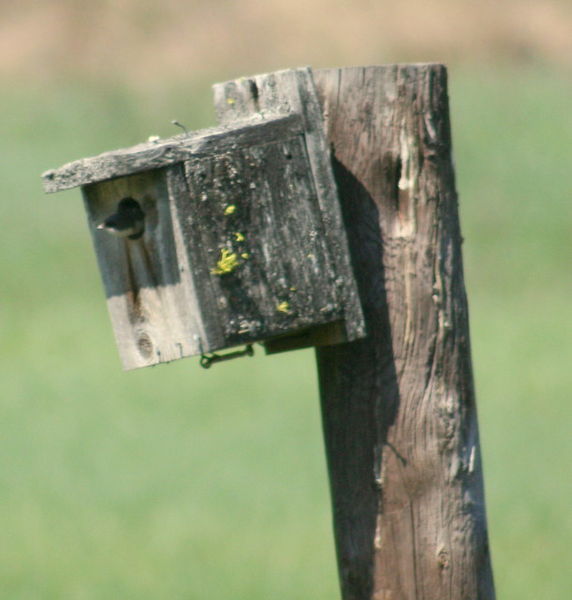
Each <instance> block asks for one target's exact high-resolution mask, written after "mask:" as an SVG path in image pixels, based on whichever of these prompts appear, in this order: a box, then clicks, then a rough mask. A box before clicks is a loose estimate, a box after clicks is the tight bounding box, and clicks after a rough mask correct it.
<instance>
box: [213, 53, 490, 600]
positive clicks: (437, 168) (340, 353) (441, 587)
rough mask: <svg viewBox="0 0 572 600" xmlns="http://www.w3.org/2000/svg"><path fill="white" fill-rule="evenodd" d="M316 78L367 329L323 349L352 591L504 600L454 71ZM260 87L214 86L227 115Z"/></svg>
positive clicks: (342, 547) (330, 440)
mask: <svg viewBox="0 0 572 600" xmlns="http://www.w3.org/2000/svg"><path fill="white" fill-rule="evenodd" d="M315 81H316V84H317V89H318V94H319V97H320V101H321V105H322V110H323V115H324V120H325V127H326V136H327V139H328V142H329V144H330V147H331V150H332V156H333V166H334V174H335V178H336V182H337V186H338V192H339V196H340V200H341V204H342V211H343V215H344V222H345V229H346V232H347V235H348V239H349V244H350V250H351V255H352V263H353V268H354V274H355V275H356V277H357V281H358V286H359V289H360V296H361V302H362V306H363V310H364V314H365V320H366V327H367V330H368V334H369V335H368V337H367V338H366V339H363V340H358V341H354V342H351V343H346V344H340V345H335V346H328V347H322V348H318V349H317V360H318V370H319V379H320V391H321V397H322V410H323V423H324V434H325V441H326V451H327V460H328V465H329V471H330V484H331V492H332V503H333V516H334V529H335V537H336V545H337V554H338V564H339V572H340V579H341V587H342V596H343V598H344V600H421V599H423V600H476V599H480V600H485V599H486V600H491V599H493V598H494V587H493V579H492V570H491V563H490V556H489V547H488V536H487V527H486V517H485V504H484V494H483V479H482V469H481V461H480V449H479V437H478V427H477V414H476V407H475V397H474V389H473V380H472V372H471V356H470V344H469V328H468V312H467V303H466V297H465V290H464V283H463V269H462V261H461V234H460V229H459V219H458V213H457V196H456V192H455V182H454V173H453V167H452V160H451V136H450V126H449V113H448V98H447V74H446V69H445V68H444V67H443V66H441V65H409V66H395V65H394V66H386V67H370V68H348V69H332V70H323V71H317V72H316V73H315ZM256 83H257V85H256V89H257V90H258V91H259V93H258V94H257V95H256V97H255V96H254V95H253V94H252V92H251V90H250V89H249V86H248V85H247V82H244V81H242V82H240V81H239V82H231V83H227V84H224V85H221V86H217V87H215V104H216V106H217V110H218V113H219V116H220V118H221V119H222V120H223V121H227V120H231V119H233V118H236V117H237V116H239V115H241V116H246V115H247V114H251V113H252V112H253V111H256V110H260V109H261V107H262V108H263V107H264V106H265V102H266V101H267V100H266V98H265V96H264V94H263V93H260V90H263V89H264V80H263V78H258V79H257V80H256ZM237 95H238V96H239V97H240V98H241V100H240V102H231V104H230V105H229V104H228V103H227V100H228V98H231V99H232V98H236V96H237Z"/></svg>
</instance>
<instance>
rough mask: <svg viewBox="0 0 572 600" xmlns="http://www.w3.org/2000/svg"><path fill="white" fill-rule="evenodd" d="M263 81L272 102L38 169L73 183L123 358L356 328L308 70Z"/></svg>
mask: <svg viewBox="0 0 572 600" xmlns="http://www.w3.org/2000/svg"><path fill="white" fill-rule="evenodd" d="M274 87H275V88H277V89H278V90H279V92H278V93H276V90H275V96H276V102H275V107H274V108H275V109H274V110H264V111H259V112H254V113H253V114H252V115H251V116H249V117H247V118H237V119H234V120H231V122H227V123H226V124H225V125H224V126H220V127H218V128H214V129H208V130H202V131H197V132H192V133H185V134H182V135H177V136H174V137H172V138H169V139H157V138H154V139H150V140H149V141H148V142H146V143H143V144H140V145H138V146H134V147H132V148H127V149H122V150H116V151H112V152H107V153H105V154H101V155H99V156H95V157H92V158H86V159H82V160H78V161H76V162H72V163H69V164H67V165H64V166H63V167H61V168H59V169H57V170H53V171H48V172H46V173H44V175H43V180H44V187H45V190H46V191H47V192H55V191H59V190H63V189H68V188H72V187H76V186H81V189H82V192H83V197H84V201H85V207H86V211H87V217H88V224H89V228H90V231H91V234H92V237H93V243H94V247H95V251H96V254H97V259H98V263H99V268H100V271H101V276H102V279H103V285H104V288H105V293H106V296H107V304H108V309H109V313H110V315H111V320H112V323H113V329H114V332H115V337H116V340H117V345H118V347H119V353H120V355H121V359H122V362H123V365H124V367H125V368H126V369H133V368H137V367H143V366H149V365H153V364H157V363H162V362H168V361H171V360H174V359H178V358H182V357H186V356H191V355H198V354H206V353H210V352H213V351H219V350H221V349H225V348H231V347H234V346H237V345H241V344H249V343H252V342H261V343H263V344H264V345H265V347H266V350H267V351H268V352H277V351H281V350H287V349H293V348H299V347H305V346H310V345H320V344H332V343H340V342H343V341H348V340H354V339H356V338H359V337H363V335H364V325H363V317H362V313H361V308H360V304H359V299H358V293H357V289H356V284H355V281H354V277H353V274H352V269H351V265H350V260H349V254H348V248H347V241H346V237H345V232H344V229H343V227H342V221H341V216H340V208H339V206H338V199H337V194H336V188H335V184H334V180H333V175H332V171H331V166H330V156H329V152H328V148H327V145H326V143H325V139H324V133H323V130H322V123H321V114H320V111H319V106H318V103H317V98H316V94H315V90H314V88H313V83H312V80H311V77H309V76H308V70H297V71H287V72H283V73H282V74H278V75H277V76H276V77H275V86H274ZM280 90H283V91H280ZM227 101H228V105H229V107H230V105H232V103H233V99H232V98H230V97H229V98H228V99H227Z"/></svg>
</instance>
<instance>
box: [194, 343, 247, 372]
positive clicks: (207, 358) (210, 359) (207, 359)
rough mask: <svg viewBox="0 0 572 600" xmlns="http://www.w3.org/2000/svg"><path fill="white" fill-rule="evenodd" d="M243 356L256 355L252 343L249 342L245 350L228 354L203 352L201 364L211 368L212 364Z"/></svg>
mask: <svg viewBox="0 0 572 600" xmlns="http://www.w3.org/2000/svg"><path fill="white" fill-rule="evenodd" d="M242 356H254V348H253V347H252V344H247V345H246V347H245V348H244V350H235V351H234V352H229V353H228V354H201V360H200V364H201V367H203V369H210V368H211V365H213V364H214V363H217V362H224V361H225V360H232V359H233V358H241V357H242Z"/></svg>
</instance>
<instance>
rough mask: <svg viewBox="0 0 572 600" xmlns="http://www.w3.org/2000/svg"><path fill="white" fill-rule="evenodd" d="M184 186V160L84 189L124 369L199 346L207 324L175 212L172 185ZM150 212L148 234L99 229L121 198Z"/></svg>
mask: <svg viewBox="0 0 572 600" xmlns="http://www.w3.org/2000/svg"><path fill="white" fill-rule="evenodd" d="M177 185H179V186H185V181H184V173H183V168H182V165H179V166H173V167H169V168H168V169H159V170H154V171H147V172H145V173H139V174H136V175H131V176H129V177H120V178H116V179H112V180H109V181H103V182H100V183H98V184H92V185H88V186H85V187H84V188H83V192H84V198H85V204H86V210H87V213H88V223H89V227H90V230H91V233H92V238H93V242H94V247H95V250H96V254H97V258H98V262H99V267H100V271H101V276H102V279H103V285H104V288H105V293H106V296H107V306H108V310H109V314H110V317H111V321H112V324H113V330H114V333H115V338H116V341H117V346H118V348H119V354H120V357H121V360H122V362H123V366H124V368H125V369H134V368H137V367H145V366H149V365H154V364H158V363H162V362H168V361H171V360H175V359H177V358H182V357H184V356H190V355H193V354H198V353H200V352H201V351H202V348H201V344H202V340H206V339H207V337H206V332H205V323H204V320H203V318H202V315H201V312H200V310H199V308H198V305H197V300H196V292H195V290H194V289H193V279H192V277H189V276H188V273H189V266H188V263H187V261H186V252H185V247H184V242H183V240H182V237H181V235H180V231H179V230H178V224H177V221H176V218H173V209H172V203H171V202H170V195H172V189H171V190H170V188H173V186H175V187H176V186H177ZM127 196H130V197H133V198H136V199H137V200H138V201H139V202H140V204H141V206H142V208H143V210H144V211H145V214H146V217H145V222H146V224H145V235H144V236H143V237H142V238H141V239H138V240H127V239H124V238H118V237H115V236H113V235H110V234H108V233H106V232H105V231H101V230H98V229H97V225H98V224H99V223H101V222H102V221H103V220H104V218H105V217H107V216H108V215H109V214H111V213H112V212H113V211H114V210H115V208H116V206H117V204H118V202H119V201H120V200H121V198H124V197H127Z"/></svg>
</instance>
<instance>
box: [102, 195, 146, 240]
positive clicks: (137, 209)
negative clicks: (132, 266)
mask: <svg viewBox="0 0 572 600" xmlns="http://www.w3.org/2000/svg"><path fill="white" fill-rule="evenodd" d="M97 229H102V230H104V231H107V232H109V233H112V234H113V235H116V236H118V237H122V238H128V239H130V240H136V239H138V238H140V237H141V236H142V235H143V232H144V231H145V213H144V212H143V209H142V208H141V205H140V204H139V202H137V200H135V199H133V198H131V197H127V198H123V199H122V200H120V202H119V204H118V205H117V212H114V213H113V214H112V215H110V216H109V217H107V218H106V219H105V221H103V222H102V223H100V224H99V225H98V226H97Z"/></svg>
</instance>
